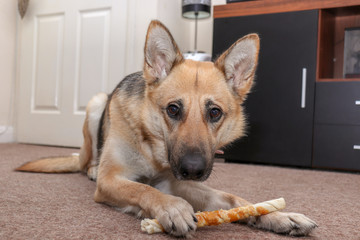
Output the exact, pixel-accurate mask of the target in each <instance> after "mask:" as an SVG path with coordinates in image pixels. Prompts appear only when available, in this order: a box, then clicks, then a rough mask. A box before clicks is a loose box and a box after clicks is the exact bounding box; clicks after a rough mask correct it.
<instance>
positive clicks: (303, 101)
mask: <svg viewBox="0 0 360 240" xmlns="http://www.w3.org/2000/svg"><path fill="white" fill-rule="evenodd" d="M306 71H307V70H306V68H303V69H302V85H301V108H305V107H306Z"/></svg>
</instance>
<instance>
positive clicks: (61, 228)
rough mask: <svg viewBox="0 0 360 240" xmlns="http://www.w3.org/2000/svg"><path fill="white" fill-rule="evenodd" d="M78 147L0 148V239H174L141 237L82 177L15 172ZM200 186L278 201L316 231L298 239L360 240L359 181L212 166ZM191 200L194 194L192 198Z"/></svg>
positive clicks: (224, 233) (136, 223)
mask: <svg viewBox="0 0 360 240" xmlns="http://www.w3.org/2000/svg"><path fill="white" fill-rule="evenodd" d="M72 152H78V149H68V148H55V147H44V146H33V145H23V144H0V164H1V165H0V239H11V240H15V239H142V240H143V239H172V238H171V237H169V236H167V235H165V234H158V235H152V236H149V235H146V234H144V233H142V232H141V231H140V220H139V219H136V218H134V217H133V216H130V215H127V214H123V213H120V212H118V211H117V210H115V209H113V208H111V207H108V206H105V205H102V204H97V203H95V202H94V201H93V200H92V196H93V193H94V190H95V183H94V182H91V181H89V180H88V179H87V177H85V176H83V175H81V174H34V173H20V172H14V171H13V169H14V168H15V167H17V166H19V165H20V164H22V163H24V162H27V161H30V160H32V159H36V158H39V157H45V156H57V155H67V154H70V153H72ZM206 184H208V185H210V186H212V187H214V188H218V189H222V190H225V191H228V192H231V193H234V194H237V195H240V196H242V197H243V198H245V199H248V200H250V201H251V202H260V201H266V200H270V199H273V198H278V197H284V198H285V200H286V202H287V208H286V211H293V212H300V213H304V214H306V215H307V216H308V217H310V218H312V219H313V220H315V221H316V222H317V223H318V225H319V228H318V229H317V230H315V231H314V232H313V233H312V234H311V236H309V237H305V238H301V239H326V240H329V239H336V240H340V239H347V240H352V239H354V240H359V239H360V227H359V226H360V175H359V174H350V173H337V172H323V171H314V170H299V169H290V168H280V167H270V166H258V165H257V166H256V165H245V164H226V163H216V164H215V167H214V172H213V174H212V176H211V177H210V179H209V180H208V181H207V182H206ZM195 194H196V193H195ZM193 239H261V240H263V239H268V240H273V239H294V238H291V237H287V236H283V235H276V234H274V233H271V232H266V231H261V230H257V229H254V228H250V227H247V226H245V225H240V224H225V225H222V226H217V227H205V228H201V229H198V231H197V232H196V235H195V237H194V238H193Z"/></svg>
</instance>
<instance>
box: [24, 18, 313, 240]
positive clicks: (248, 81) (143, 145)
mask: <svg viewBox="0 0 360 240" xmlns="http://www.w3.org/2000/svg"><path fill="white" fill-rule="evenodd" d="M259 48H260V40H259V36H258V35H257V34H249V35H247V36H245V37H243V38H241V39H239V40H238V41H236V42H235V43H234V44H233V45H232V46H231V47H230V48H229V49H228V50H226V51H225V52H224V53H223V54H222V55H221V56H220V57H219V58H218V59H217V60H216V61H215V62H214V63H213V62H197V61H192V60H185V59H184V58H183V56H182V54H181V52H180V50H179V48H178V46H177V44H176V43H175V41H174V39H173V37H172V35H171V34H170V32H169V30H168V29H167V28H166V27H165V26H164V25H163V24H162V23H160V22H159V21H156V20H154V21H152V22H151V23H150V25H149V28H148V31H147V34H146V42H145V48H144V67H143V71H142V72H137V73H133V74H131V75H129V76H127V77H125V78H124V79H123V80H122V81H121V82H120V83H119V84H118V86H117V87H116V88H115V90H114V91H113V92H112V93H111V94H110V95H106V94H105V93H100V94H98V95H96V96H95V97H93V98H92V99H91V100H90V102H89V103H88V106H87V109H86V118H85V123H84V126H83V135H84V143H83V146H82V147H81V150H80V155H79V156H70V157H57V158H46V159H40V160H36V161H33V162H29V163H26V164H24V165H23V166H21V167H19V168H18V169H17V170H18V171H29V172H78V171H83V172H85V173H87V176H88V177H89V178H90V179H92V180H95V181H96V184H97V186H96V192H95V195H94V199H95V201H96V202H98V203H105V204H108V205H111V206H116V207H118V208H120V209H122V211H124V212H127V213H133V214H135V215H136V216H138V217H151V218H156V219H157V220H158V221H159V222H160V223H161V225H162V226H163V227H164V229H165V231H166V232H167V233H169V234H172V235H174V236H183V237H190V236H191V235H193V234H194V232H195V230H196V226H197V225H196V222H197V219H196V218H195V216H194V212H196V211H212V210H217V209H230V208H234V207H239V206H242V205H248V204H249V202H247V201H245V200H244V199H242V198H240V197H237V196H235V195H232V194H230V193H226V192H223V191H220V190H215V189H212V188H210V187H208V186H205V185H204V184H203V183H202V182H203V181H205V180H206V179H207V178H208V177H209V175H210V173H211V171H212V168H213V163H214V156H215V153H216V151H217V150H218V149H222V148H223V147H225V146H226V145H228V144H229V143H231V142H233V141H234V140H236V139H238V138H239V137H241V136H242V135H244V128H245V117H244V113H243V107H242V103H243V102H244V100H245V99H246V96H247V94H248V93H249V91H250V89H251V87H252V85H253V82H254V76H255V70H256V67H257V62H258V54H259ZM246 223H247V224H249V225H252V226H255V227H257V228H261V229H266V230H271V231H274V232H276V233H282V234H289V235H295V236H302V235H308V234H309V233H310V231H311V230H312V229H314V228H315V227H316V226H317V225H316V223H315V222H314V221H312V220H311V219H309V218H307V217H306V216H304V215H302V214H297V213H284V212H275V213H270V214H268V215H265V216H261V217H257V218H254V217H253V218H249V219H248V220H246Z"/></svg>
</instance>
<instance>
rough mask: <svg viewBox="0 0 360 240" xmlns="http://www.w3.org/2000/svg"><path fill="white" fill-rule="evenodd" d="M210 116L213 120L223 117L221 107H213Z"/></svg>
mask: <svg viewBox="0 0 360 240" xmlns="http://www.w3.org/2000/svg"><path fill="white" fill-rule="evenodd" d="M209 116H210V120H211V121H212V122H216V121H218V120H219V119H220V118H221V116H222V112H221V110H220V109H219V108H212V109H210V111H209Z"/></svg>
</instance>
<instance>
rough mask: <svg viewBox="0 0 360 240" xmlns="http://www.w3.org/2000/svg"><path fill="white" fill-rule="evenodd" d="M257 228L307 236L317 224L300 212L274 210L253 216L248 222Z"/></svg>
mask: <svg viewBox="0 0 360 240" xmlns="http://www.w3.org/2000/svg"><path fill="white" fill-rule="evenodd" d="M248 224H249V225H252V226H254V227H257V228H262V229H266V230H270V231H274V232H276V233H283V234H289V235H291V236H306V235H308V234H309V233H310V232H311V231H312V230H313V229H314V228H316V227H317V224H316V223H315V222H314V221H313V220H311V219H310V218H308V217H306V216H305V215H303V214H299V213H283V212H274V213H270V214H268V215H264V216H261V217H257V218H253V219H251V220H250V221H249V222H248Z"/></svg>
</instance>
